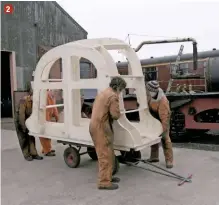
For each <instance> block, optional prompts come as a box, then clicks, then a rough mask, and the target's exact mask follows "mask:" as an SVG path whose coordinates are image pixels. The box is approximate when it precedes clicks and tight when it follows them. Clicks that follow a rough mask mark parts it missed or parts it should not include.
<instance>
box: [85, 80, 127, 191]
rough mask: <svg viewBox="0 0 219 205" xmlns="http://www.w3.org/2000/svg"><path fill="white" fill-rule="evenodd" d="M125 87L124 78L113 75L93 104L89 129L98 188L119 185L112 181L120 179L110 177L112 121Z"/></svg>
mask: <svg viewBox="0 0 219 205" xmlns="http://www.w3.org/2000/svg"><path fill="white" fill-rule="evenodd" d="M125 88H126V82H125V81H124V79H123V78H121V77H114V78H113V79H112V80H111V82H110V85H109V88H107V89H105V90H103V91H102V92H101V93H99V94H98V95H97V96H96V98H95V101H94V104H93V109H92V115H91V120H90V126H89V130H90V134H91V137H92V140H93V143H94V146H95V149H96V153H97V156H98V163H99V179H98V188H99V189H107V190H113V189H118V187H119V186H118V185H117V184H114V183H118V182H119V181H120V179H119V178H117V177H112V171H113V165H114V160H115V155H114V150H113V128H112V123H113V120H118V119H119V117H120V110H119V94H120V92H122V91H123V90H124V89H125ZM112 182H113V183H112Z"/></svg>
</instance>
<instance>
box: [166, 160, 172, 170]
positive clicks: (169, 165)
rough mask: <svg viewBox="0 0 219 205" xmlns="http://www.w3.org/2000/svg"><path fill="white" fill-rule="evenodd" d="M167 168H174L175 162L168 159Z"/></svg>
mask: <svg viewBox="0 0 219 205" xmlns="http://www.w3.org/2000/svg"><path fill="white" fill-rule="evenodd" d="M166 168H167V169H171V168H173V163H172V162H169V161H167V162H166Z"/></svg>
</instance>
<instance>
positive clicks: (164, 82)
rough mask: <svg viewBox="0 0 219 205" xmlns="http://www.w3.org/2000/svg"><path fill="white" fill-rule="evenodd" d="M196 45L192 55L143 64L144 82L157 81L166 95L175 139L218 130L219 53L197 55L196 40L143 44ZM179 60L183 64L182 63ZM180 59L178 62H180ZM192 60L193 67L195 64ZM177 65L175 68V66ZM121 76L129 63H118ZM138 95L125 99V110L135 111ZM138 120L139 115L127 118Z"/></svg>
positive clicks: (171, 57) (144, 61)
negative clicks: (193, 133)
mask: <svg viewBox="0 0 219 205" xmlns="http://www.w3.org/2000/svg"><path fill="white" fill-rule="evenodd" d="M183 41H192V42H193V55H191V54H185V55H182V56H179V55H178V56H170V57H163V58H151V59H145V60H141V64H142V69H143V73H144V74H145V81H148V80H158V81H159V82H160V85H161V87H162V88H163V90H164V91H167V92H166V95H167V98H168V100H169V101H170V107H171V111H172V116H171V131H172V137H178V136H179V134H182V133H185V132H194V131H195V134H196V135H198V134H200V133H204V132H207V131H209V130H219V51H218V50H215V49H214V50H213V51H210V52H202V53H199V54H198V53H197V48H196V41H195V40H194V39H177V40H165V41H147V42H143V43H142V44H140V46H139V47H138V48H137V49H136V51H138V50H139V49H140V48H141V47H142V46H143V45H144V44H154V43H173V42H183ZM179 58H180V62H179ZM177 59H178V62H177ZM192 59H193V63H192ZM174 62H175V64H173V63H174ZM118 69H119V71H120V73H121V74H123V75H124V74H126V73H127V71H128V63H125V62H123V63H118ZM136 106H137V103H136V98H135V95H133V94H130V95H127V96H126V97H125V108H126V110H132V109H136ZM127 118H129V120H134V121H135V120H138V118H139V116H138V113H130V114H127Z"/></svg>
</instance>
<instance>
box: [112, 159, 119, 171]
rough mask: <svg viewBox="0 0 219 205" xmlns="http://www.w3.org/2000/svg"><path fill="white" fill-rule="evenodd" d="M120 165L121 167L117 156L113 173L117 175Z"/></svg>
mask: <svg viewBox="0 0 219 205" xmlns="http://www.w3.org/2000/svg"><path fill="white" fill-rule="evenodd" d="M119 167H120V166H119V160H118V158H117V157H116V156H115V160H114V165H113V172H112V175H115V174H116V173H117V172H118V171H119Z"/></svg>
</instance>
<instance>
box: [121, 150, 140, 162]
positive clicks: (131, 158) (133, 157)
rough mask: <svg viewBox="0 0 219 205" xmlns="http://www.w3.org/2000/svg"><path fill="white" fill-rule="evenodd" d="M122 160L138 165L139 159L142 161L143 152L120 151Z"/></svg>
mask: <svg viewBox="0 0 219 205" xmlns="http://www.w3.org/2000/svg"><path fill="white" fill-rule="evenodd" d="M120 153H121V155H122V158H123V160H124V161H126V162H131V163H136V164H138V163H139V161H138V160H137V159H141V151H134V150H131V151H129V152H127V151H120Z"/></svg>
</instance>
